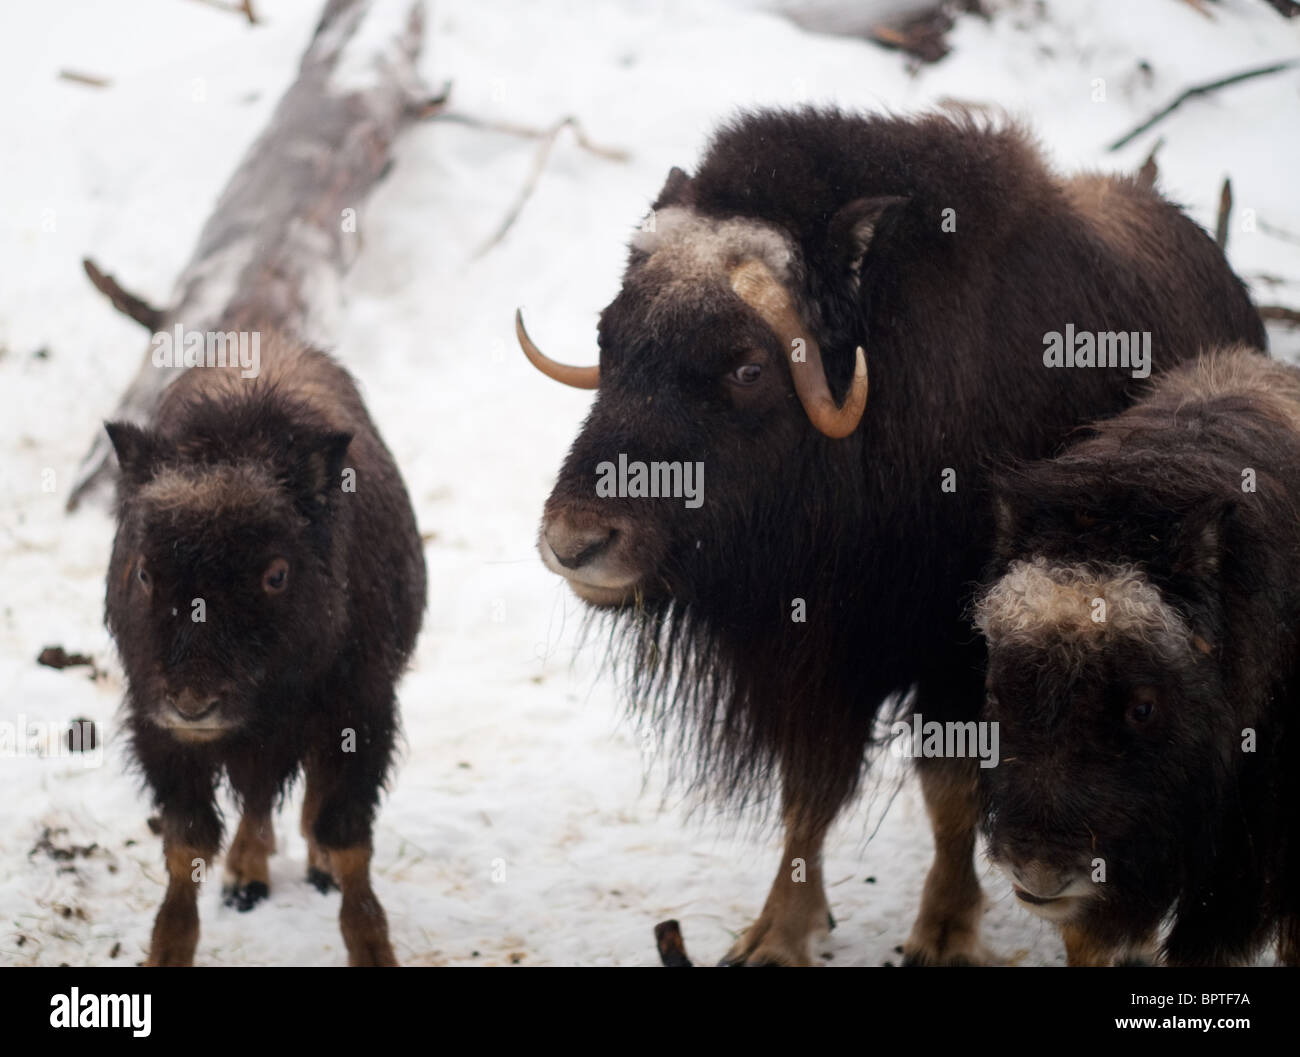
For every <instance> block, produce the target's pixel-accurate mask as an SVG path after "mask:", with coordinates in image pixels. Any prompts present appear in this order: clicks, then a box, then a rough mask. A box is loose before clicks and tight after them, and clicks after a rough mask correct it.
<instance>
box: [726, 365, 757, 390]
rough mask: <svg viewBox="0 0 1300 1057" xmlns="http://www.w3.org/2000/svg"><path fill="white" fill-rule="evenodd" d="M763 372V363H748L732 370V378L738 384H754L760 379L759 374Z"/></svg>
mask: <svg viewBox="0 0 1300 1057" xmlns="http://www.w3.org/2000/svg"><path fill="white" fill-rule="evenodd" d="M762 373H763V368H762V365H761V364H757V363H747V364H745V366H743V367H737V368H736V369H735V370H734V371H732V372H731V376H730V377H731V380H732V381H733V382H735V383H737V384H738V385H753V384H754V383H755V382H757V381H758V376H759V375H760V374H762Z"/></svg>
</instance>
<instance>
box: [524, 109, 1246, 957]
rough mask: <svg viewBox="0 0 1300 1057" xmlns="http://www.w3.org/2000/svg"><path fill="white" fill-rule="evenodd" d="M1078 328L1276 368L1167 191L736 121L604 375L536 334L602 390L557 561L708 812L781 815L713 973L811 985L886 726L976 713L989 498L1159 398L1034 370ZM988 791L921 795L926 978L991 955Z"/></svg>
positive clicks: (766, 120) (630, 293)
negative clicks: (1255, 357) (671, 727)
mask: <svg viewBox="0 0 1300 1057" xmlns="http://www.w3.org/2000/svg"><path fill="white" fill-rule="evenodd" d="M1069 324H1073V325H1074V327H1075V328H1077V329H1078V330H1079V331H1084V330H1086V331H1090V332H1106V331H1126V332H1127V331H1133V330H1138V331H1149V332H1150V334H1151V347H1152V349H1153V355H1154V358H1155V361H1156V364H1157V366H1158V367H1159V366H1164V365H1168V364H1169V363H1171V362H1173V361H1174V360H1175V359H1177V358H1178V357H1180V356H1183V355H1185V354H1186V352H1187V351H1188V350H1189V349H1194V348H1195V347H1196V344H1197V343H1198V342H1202V341H1219V342H1227V341H1243V342H1248V343H1253V344H1259V345H1262V343H1263V341H1264V334H1263V330H1262V328H1261V325H1260V322H1259V319H1258V317H1257V316H1256V313H1255V312H1254V310H1253V309H1252V308H1251V305H1250V303H1249V300H1248V299H1247V297H1246V295H1245V293H1244V291H1243V289H1242V286H1241V284H1240V282H1239V281H1238V280H1237V279H1236V278H1235V277H1234V276H1233V274H1232V272H1231V271H1230V270H1229V269H1228V267H1227V265H1226V264H1225V262H1224V259H1223V256H1222V254H1221V253H1220V252H1219V251H1218V249H1217V248H1216V247H1215V246H1214V244H1213V242H1212V241H1211V240H1210V239H1209V238H1208V237H1207V236H1206V235H1205V234H1204V232H1202V231H1201V230H1200V229H1199V228H1198V227H1197V226H1196V225H1195V224H1193V223H1192V222H1191V221H1190V220H1188V219H1187V218H1186V217H1185V216H1184V215H1183V214H1182V213H1181V212H1179V210H1178V209H1177V208H1175V207H1174V206H1172V205H1170V204H1169V203H1167V202H1165V201H1164V200H1163V199H1161V198H1160V196H1159V195H1158V194H1156V193H1155V192H1154V191H1153V190H1151V189H1150V188H1149V187H1146V186H1143V185H1141V184H1139V183H1138V182H1136V181H1135V180H1132V179H1127V178H1123V177H1106V176H1098V175H1090V176H1082V177H1078V178H1076V179H1073V180H1062V179H1060V178H1058V177H1057V176H1055V175H1053V174H1052V173H1051V172H1050V171H1049V170H1048V169H1047V167H1046V166H1045V164H1044V162H1043V160H1042V159H1041V158H1040V156H1039V154H1038V152H1037V151H1036V149H1035V148H1034V146H1033V145H1032V144H1031V142H1030V141H1029V139H1028V138H1027V137H1026V135H1025V134H1024V133H1023V132H1022V131H1021V130H1019V129H1017V128H1015V127H1009V126H1008V127H996V126H993V125H990V124H986V123H982V122H980V121H978V120H976V119H974V118H971V117H969V116H967V115H962V114H952V115H934V116H926V117H921V118H916V119H903V118H894V117H858V116H850V115H846V114H842V113H837V112H827V111H816V110H802V111H798V112H764V113H758V114H753V115H750V116H746V117H743V118H741V119H739V120H738V121H736V122H735V123H733V124H731V125H729V126H726V127H724V128H723V129H722V130H721V131H720V132H719V133H718V134H717V135H716V136H715V138H714V140H713V142H712V145H711V146H710V147H709V149H708V151H707V153H706V155H705V157H704V159H703V161H702V163H701V164H700V166H699V169H698V170H697V171H696V173H695V174H694V176H688V175H687V174H686V173H684V172H682V171H681V170H679V169H674V170H673V171H672V172H671V173H670V174H669V177H668V181H667V183H666V185H665V186H664V188H663V190H662V191H661V192H660V194H659V197H658V199H657V201H656V202H655V203H654V212H653V214H652V218H651V220H650V221H647V222H646V223H645V224H643V225H642V230H641V231H639V232H638V233H637V234H636V235H635V236H634V238H633V240H632V244H631V250H630V255H629V260H628V266H627V271H626V273H625V276H624V280H623V286H622V289H621V291H620V292H619V294H618V296H617V297H615V299H614V300H613V302H612V303H611V304H610V305H609V306H608V307H607V308H606V309H605V310H604V312H603V313H602V315H601V318H600V326H599V332H598V338H599V344H600V358H599V365H598V366H591V367H569V366H563V365H560V364H558V363H555V362H554V361H552V360H550V359H549V358H547V357H546V356H545V355H544V354H543V353H542V352H541V351H540V350H539V349H538V348H537V347H536V346H535V345H534V344H533V343H532V342H531V341H530V340H529V338H528V336H527V334H526V333H525V332H524V331H523V329H522V325H520V326H519V338H520V342H521V344H522V345H523V347H524V351H525V352H526V353H527V355H528V356H529V358H530V359H531V360H532V362H533V363H534V364H535V365H536V366H538V367H539V368H540V369H541V370H542V371H543V372H544V373H546V374H548V375H550V376H552V377H554V378H556V379H557V380H559V381H561V382H567V383H569V384H571V385H580V386H587V387H591V388H597V394H596V400H595V403H594V404H593V406H592V409H591V413H590V415H589V416H588V418H587V420H586V423H585V424H584V426H583V428H582V432H581V433H580V435H579V436H578V438H577V440H576V441H575V442H574V444H573V447H572V449H571V450H570V452H569V455H568V457H567V459H566V461H565V463H564V466H563V469H562V470H561V472H560V476H559V480H558V482H557V483H556V485H555V489H554V491H553V492H552V493H551V496H550V498H549V499H548V500H547V502H546V508H545V512H544V517H543V523H542V528H541V535H540V540H539V548H540V550H541V554H542V557H543V560H544V561H545V563H546V564H547V565H548V566H549V567H550V568H551V569H552V570H554V571H555V572H557V573H559V574H560V575H561V576H564V577H565V578H566V579H567V580H568V581H569V583H570V585H571V586H572V588H573V590H574V591H575V592H576V593H577V594H578V596H579V597H580V598H582V599H584V600H586V601H587V602H589V603H591V604H592V605H593V606H597V607H604V608H608V609H611V610H613V611H614V612H615V613H616V616H617V618H618V620H617V621H616V624H615V627H616V628H618V629H619V630H620V632H621V634H620V636H619V637H618V639H617V640H616V644H617V645H618V647H619V651H618V656H620V657H621V658H622V659H623V660H625V661H626V662H628V663H627V668H626V671H627V673H628V678H629V683H630V687H629V690H630V698H631V700H632V702H634V703H636V704H643V705H646V706H647V707H648V708H649V709H650V712H651V714H652V715H654V716H655V717H656V718H658V719H661V720H668V719H672V718H676V719H679V720H685V721H686V722H684V723H682V724H681V725H680V726H679V727H678V729H679V730H680V731H681V732H682V735H681V736H682V740H683V745H682V749H683V751H682V753H680V754H679V756H678V758H679V759H689V760H690V761H691V763H692V764H693V765H695V769H694V770H693V772H692V776H693V777H694V778H695V779H696V780H697V781H699V782H700V783H702V784H703V785H705V786H707V787H709V788H711V789H712V790H713V791H714V792H716V793H717V794H719V795H720V796H723V797H728V796H729V797H731V798H732V799H733V801H739V802H744V801H748V800H753V799H756V798H757V797H758V796H760V795H761V794H762V793H763V792H764V791H765V789H766V786H767V784H768V780H769V779H771V780H774V781H776V780H779V782H780V784H781V791H782V809H783V815H784V822H785V827H786V843H785V851H784V855H783V857H782V861H781V866H780V869H779V870H778V871H777V876H776V881H775V883H774V884H773V886H772V890H771V894H770V895H769V897H768V900H767V903H766V905H765V906H764V908H763V911H762V913H761V914H760V915H759V917H758V919H757V920H756V921H755V922H754V924H753V925H752V926H751V927H750V928H749V929H748V930H747V931H746V932H745V933H744V934H743V935H742V936H741V938H740V939H739V941H738V942H737V943H736V944H735V946H734V947H733V948H732V949H731V951H730V952H729V953H728V955H727V957H726V961H728V962H730V963H748V964H755V963H778V964H802V963H807V962H808V961H809V960H810V946H809V942H810V940H809V938H810V935H811V934H812V933H813V931H814V930H816V929H819V928H821V929H824V928H825V927H826V926H827V924H828V922H829V912H828V905H827V902H826V895H825V891H824V888H823V883H822V877H821V867H820V865H819V864H820V856H821V848H822V843H823V838H824V835H825V833H826V830H827V827H828V826H829V825H830V824H831V822H832V821H833V820H834V818H835V817H836V814H837V813H838V812H839V810H840V808H841V806H842V805H843V804H844V803H845V801H846V800H847V799H848V798H849V797H850V795H851V794H852V793H853V792H854V791H855V788H856V786H857V784H858V780H859V777H860V774H861V771H862V767H863V760H864V751H865V750H866V748H867V746H868V744H869V742H870V740H871V733H872V728H873V721H874V720H875V719H876V715H877V712H878V711H879V709H880V707H881V704H882V702H884V701H885V700H886V699H889V698H890V697H891V695H904V694H906V695H908V697H907V700H908V701H909V703H910V704H912V705H914V706H915V708H916V709H917V710H918V711H920V712H922V713H923V714H924V716H925V717H926V719H927V720H928V719H936V720H957V719H971V718H974V716H975V715H976V713H977V712H978V709H979V707H980V704H981V701H982V699H983V671H982V669H983V647H982V645H981V643H980V641H979V639H978V636H976V635H973V634H972V633H971V630H970V627H969V625H968V624H967V623H966V621H965V620H964V619H963V611H964V609H965V605H966V601H967V599H968V596H969V586H968V585H970V584H973V583H974V582H975V581H976V579H977V578H978V576H979V574H980V573H981V572H982V570H983V567H984V565H985V564H986V563H987V561H988V558H989V556H990V545H991V537H992V527H993V520H992V514H991V510H990V509H989V503H988V500H987V489H986V484H985V480H986V468H987V467H988V466H990V465H991V464H996V463H998V462H999V461H1001V460H1004V459H1007V458H1010V457H1018V458H1033V457H1041V456H1045V455H1048V454H1049V453H1051V452H1053V451H1055V450H1056V449H1057V447H1058V445H1060V443H1061V442H1062V440H1063V439H1064V438H1065V436H1066V435H1067V433H1068V432H1069V431H1070V429H1071V428H1073V427H1074V426H1076V425H1077V424H1079V423H1081V422H1083V421H1086V420H1088V419H1092V418H1096V417H1097V416H1100V415H1105V414H1109V413H1113V412H1115V411H1118V410H1120V409H1121V408H1122V407H1123V406H1125V404H1126V403H1127V402H1128V401H1129V400H1130V399H1131V398H1132V395H1133V394H1134V393H1135V392H1137V391H1139V390H1140V387H1141V385H1142V384H1143V383H1141V382H1140V381H1138V380H1135V379H1134V377H1133V375H1134V374H1135V373H1138V372H1135V371H1132V370H1120V369H1111V368H1097V367H1093V368H1064V367H1058V368H1052V367H1047V366H1045V360H1044V342H1045V335H1047V334H1049V333H1053V332H1055V333H1057V334H1059V333H1060V332H1062V331H1063V329H1064V328H1065V327H1066V326H1067V325H1069ZM566 358H568V357H566ZM620 456H626V459H627V460H633V461H636V462H644V463H646V464H647V465H650V464H652V463H660V464H668V465H672V464H675V463H678V462H680V463H682V464H683V465H686V464H695V463H699V464H701V466H702V468H703V470H704V471H705V473H704V477H703V481H704V491H703V502H702V503H700V504H697V505H696V506H690V505H688V504H687V503H685V502H683V501H682V500H681V499H680V498H676V499H674V498H671V497H667V498H665V497H663V496H660V497H659V498H645V497H637V496H636V495H635V493H636V492H637V491H641V489H633V488H631V487H629V488H628V489H626V490H625V492H626V494H624V495H613V496H611V495H609V494H608V492H609V489H602V490H601V492H599V493H598V491H597V487H596V486H597V484H598V482H600V481H603V480H607V478H608V467H603V468H602V466H601V464H602V463H618V462H619V457H620ZM661 476H662V475H661ZM661 491H662V489H661ZM909 692H911V693H910V694H909ZM976 769H977V763H976V761H975V760H967V759H960V760H933V761H924V766H922V767H921V778H922V784H923V787H924V795H925V798H926V802H927V806H928V809H929V812H930V815H931V818H932V822H933V825H934V831H935V843H936V858H935V863H934V865H933V867H932V869H931V872H930V876H929V878H928V880H927V882H926V888H925V892H924V894H923V897H922V900H921V911H920V917H919V920H918V922H917V924H916V927H915V928H914V929H913V931H912V934H911V937H910V939H909V940H908V943H907V946H906V954H907V957H908V958H909V959H910V960H911V961H913V962H926V963H956V962H964V961H971V960H976V959H978V958H979V957H981V953H980V947H979V943H978V924H979V917H980V907H981V898H982V897H981V893H980V890H979V885H978V882H977V880H976V876H975V872H974V866H973V847H974V839H975V829H976V822H977V818H976V796H975V791H976V785H977V782H976V775H975V771H976ZM794 859H802V860H803V862H804V866H805V868H806V875H805V874H804V873H803V872H802V871H796V870H795V869H794V868H792V866H791V860H794ZM804 876H806V882H805V883H800V882H799V881H797V880H795V878H796V877H800V878H802V877H804Z"/></svg>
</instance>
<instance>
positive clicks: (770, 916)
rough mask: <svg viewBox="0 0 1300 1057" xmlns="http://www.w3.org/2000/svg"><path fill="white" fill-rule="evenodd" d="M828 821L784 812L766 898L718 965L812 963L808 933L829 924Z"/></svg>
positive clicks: (818, 931) (789, 811)
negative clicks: (781, 846)
mask: <svg viewBox="0 0 1300 1057" xmlns="http://www.w3.org/2000/svg"><path fill="white" fill-rule="evenodd" d="M829 826H830V822H829V821H826V822H811V821H809V820H807V819H805V818H803V817H802V816H801V814H800V813H799V812H797V811H795V810H787V811H786V815H785V827H786V829H785V832H786V836H785V852H784V854H783V855H782V857H781V866H780V868H779V869H778V870H777V872H776V880H775V881H773V882H772V890H771V892H769V893H768V897H767V902H766V903H764V904H763V911H762V913H761V914H759V915H758V919H757V920H756V921H755V922H754V923H753V924H752V925H750V926H749V928H747V929H746V930H745V931H744V932H743V933H742V934H741V936H740V939H738V940H737V941H736V942H735V943H734V944H733V945H732V947H731V950H729V951H728V952H727V954H726V956H725V957H724V958H723V959H722V961H721V962H719V963H718V964H719V965H812V964H813V958H812V938H813V936H814V935H815V934H817V933H821V932H826V931H828V930H829V929H830V928H832V927H834V921H833V920H832V919H831V911H830V904H829V903H828V902H827V901H826V887H825V884H824V882H823V880H822V844H823V843H824V841H825V839H826V830H827V829H828V828H829Z"/></svg>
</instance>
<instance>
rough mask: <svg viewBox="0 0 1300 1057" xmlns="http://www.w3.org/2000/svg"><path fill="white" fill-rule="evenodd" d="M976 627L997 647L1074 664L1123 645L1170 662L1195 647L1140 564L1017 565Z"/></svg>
mask: <svg viewBox="0 0 1300 1057" xmlns="http://www.w3.org/2000/svg"><path fill="white" fill-rule="evenodd" d="M1098 600H1101V601H1103V602H1104V603H1105V606H1104V607H1102V606H1099V605H1098V604H1097V602H1098ZM975 626H976V627H977V628H979V630H980V631H981V632H983V634H984V636H985V637H986V638H987V639H988V641H989V645H990V646H991V647H994V648H996V647H998V646H1002V645H1010V646H1026V647H1029V648H1032V649H1044V650H1053V651H1063V652H1064V653H1066V654H1069V655H1070V656H1071V657H1072V658H1074V659H1078V658H1081V657H1082V655H1083V653H1084V652H1085V651H1093V650H1099V649H1103V648H1105V646H1106V645H1107V644H1108V643H1109V644H1113V643H1115V642H1116V641H1118V640H1121V639H1123V640H1128V641H1129V642H1138V643H1141V644H1142V645H1143V646H1145V647H1148V648H1150V649H1153V650H1155V651H1156V652H1157V653H1158V654H1159V655H1160V656H1161V657H1163V658H1165V659H1167V660H1176V659H1179V658H1182V657H1185V656H1187V654H1188V651H1189V650H1191V649H1192V648H1193V637H1192V630H1191V628H1190V627H1189V626H1188V624H1187V621H1186V620H1184V619H1183V617H1182V615H1181V614H1180V613H1179V612H1178V611H1177V610H1175V609H1174V608H1173V607H1172V606H1171V605H1170V604H1169V603H1168V602H1166V601H1165V600H1164V598H1163V597H1162V596H1161V594H1160V592H1159V591H1158V590H1157V589H1156V587H1155V586H1154V585H1153V584H1152V583H1151V582H1150V581H1149V580H1148V579H1147V578H1146V575H1145V574H1144V573H1143V572H1142V571H1141V570H1140V569H1138V568H1137V567H1135V566H1132V565H1109V564H1095V565H1091V564H1077V565H1062V564H1053V563H1050V562H1048V561H1047V559H1045V558H1042V557H1036V558H1033V559H1031V560H1029V561H1015V562H1012V563H1011V565H1010V567H1009V568H1008V570H1007V572H1006V575H1004V576H1003V577H1002V579H1000V580H998V581H997V582H996V583H995V584H993V585H992V586H991V587H990V588H988V590H986V591H985V592H984V593H983V595H981V596H980V598H979V599H978V601H977V602H976V604H975Z"/></svg>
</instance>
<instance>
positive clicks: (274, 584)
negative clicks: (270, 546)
mask: <svg viewBox="0 0 1300 1057" xmlns="http://www.w3.org/2000/svg"><path fill="white" fill-rule="evenodd" d="M288 586H289V563H288V562H287V561H285V560H284V559H283V558H276V559H275V561H273V562H272V563H271V564H270V565H268V566H267V567H266V572H264V573H263V574H262V590H263V591H265V592H266V593H267V594H268V595H278V594H279V593H280V592H281V591H283V590H284V589H285V588H286V587H288Z"/></svg>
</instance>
